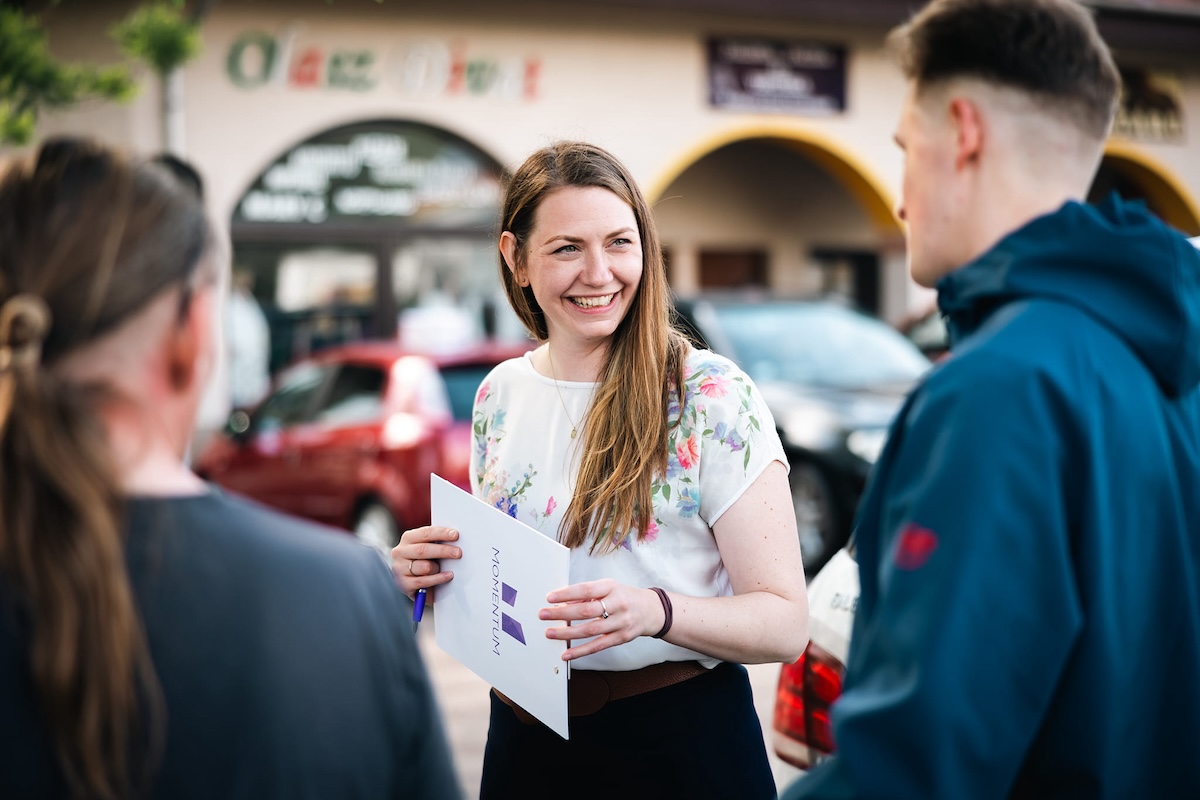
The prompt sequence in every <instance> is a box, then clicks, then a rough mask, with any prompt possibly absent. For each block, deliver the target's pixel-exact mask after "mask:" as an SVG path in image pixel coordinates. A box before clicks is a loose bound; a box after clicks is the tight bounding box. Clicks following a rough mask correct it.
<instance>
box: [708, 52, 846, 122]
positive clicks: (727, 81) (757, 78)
mask: <svg viewBox="0 0 1200 800" xmlns="http://www.w3.org/2000/svg"><path fill="white" fill-rule="evenodd" d="M708 96H709V102H710V103H711V104H712V105H713V106H715V107H717V108H727V109H731V110H735V111H775V112H783V113H796V114H807V113H833V112H840V111H844V110H845V109H846V48H845V47H843V46H841V45H832V44H819V43H812V42H783V41H773V40H767V39H740V38H739V39H727V38H711V39H709V40H708Z"/></svg>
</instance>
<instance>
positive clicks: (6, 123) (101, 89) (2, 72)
mask: <svg viewBox="0 0 1200 800" xmlns="http://www.w3.org/2000/svg"><path fill="white" fill-rule="evenodd" d="M135 92H136V86H135V84H134V81H133V78H132V77H131V76H130V75H129V72H128V71H127V70H126V69H124V68H123V67H119V66H116V67H95V66H88V65H82V64H64V63H62V62H60V61H58V60H57V59H55V58H54V57H53V56H51V55H50V51H49V49H48V48H47V46H46V32H45V31H44V30H43V29H42V26H41V23H40V22H39V21H38V19H37V18H36V17H33V16H31V15H28V14H26V13H24V12H22V11H19V10H16V9H12V8H0V145H2V144H13V145H22V144H25V143H27V142H28V141H29V140H30V138H32V136H33V132H34V130H35V128H36V126H37V119H38V114H39V112H40V111H41V110H42V109H47V108H64V107H67V106H72V105H75V104H76V103H79V102H81V101H83V100H86V99H89V98H101V99H107V100H119V101H123V100H128V99H129V98H131V97H132V96H133V95H134V94H135Z"/></svg>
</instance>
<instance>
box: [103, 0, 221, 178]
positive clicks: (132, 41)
mask: <svg viewBox="0 0 1200 800" xmlns="http://www.w3.org/2000/svg"><path fill="white" fill-rule="evenodd" d="M211 5H212V3H211V2H209V3H201V4H199V5H198V6H197V7H196V8H195V9H194V10H193V13H192V14H191V15H187V16H185V14H184V4H183V0H154V2H151V3H148V4H146V5H143V6H140V7H139V8H136V9H134V10H133V11H132V12H131V13H130V14H129V16H128V17H126V18H125V19H123V20H122V21H121V22H119V23H117V24H116V25H115V26H113V29H112V36H113V38H114V39H116V41H117V43H118V44H119V45H120V46H121V50H122V51H123V52H124V53H125V54H126V55H128V56H130V57H131V58H134V59H136V60H138V61H141V62H143V63H145V64H147V65H148V66H149V67H150V69H151V70H153V71H154V73H155V74H156V75H157V76H158V78H159V87H160V88H159V91H160V100H159V107H160V109H161V113H160V119H161V121H162V141H163V146H164V147H165V149H167V150H168V151H170V152H173V153H177V154H179V155H182V154H183V98H182V91H183V76H182V73H180V71H179V70H180V67H182V66H183V65H184V64H186V63H187V62H189V61H191V60H192V59H193V58H195V57H196V55H197V54H198V53H199V52H200V29H199V26H200V19H201V18H202V17H203V15H204V14H205V13H206V12H207V10H208V8H209V7H211Z"/></svg>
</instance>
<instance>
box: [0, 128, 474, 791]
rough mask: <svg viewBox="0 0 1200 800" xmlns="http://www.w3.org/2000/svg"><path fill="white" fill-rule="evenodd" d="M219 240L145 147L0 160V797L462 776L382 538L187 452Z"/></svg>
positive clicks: (52, 147) (349, 786) (61, 143)
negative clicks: (201, 470)
mask: <svg viewBox="0 0 1200 800" xmlns="http://www.w3.org/2000/svg"><path fill="white" fill-rule="evenodd" d="M220 261H221V259H220V257H219V254H218V253H217V252H216V250H215V249H214V247H213V245H212V239H211V238H210V229H209V227H208V224H207V222H206V220H205V216H204V212H203V208H202V206H201V203H200V200H199V197H198V195H197V193H196V192H195V191H194V190H193V189H191V188H188V187H187V186H186V185H185V184H184V183H181V182H180V181H179V179H178V178H177V177H175V176H174V175H173V174H172V172H171V171H169V170H168V169H166V168H164V166H163V165H161V164H158V163H155V162H154V161H152V160H145V161H143V160H135V159H132V158H129V157H127V156H125V155H123V154H120V153H118V152H115V151H113V150H111V149H109V148H106V147H104V146H102V145H99V144H97V143H93V142H90V141H86V140H80V139H55V140H51V141H48V142H46V143H45V144H43V145H42V146H41V148H40V149H39V150H37V151H36V152H35V153H33V154H32V155H30V156H29V157H27V158H22V159H18V160H14V161H13V162H11V163H10V164H8V165H7V169H6V170H5V171H4V173H3V176H2V177H0V475H2V476H3V480H2V481H0V709H3V711H2V712H0V797H5V798H35V797H36V798H56V797H62V798H66V797H87V798H127V797H162V798H188V797H195V798H216V797H220V798H255V800H259V799H260V798H271V797H277V798H289V799H290V798H303V797H311V798H322V800H324V799H327V798H337V797H347V798H349V797H355V798H365V797H377V798H385V797H389V798H390V797H422V798H425V797H457V796H458V789H457V784H456V778H455V774H454V772H453V769H452V767H451V763H450V759H449V754H448V751H447V747H446V742H445V739H444V737H443V735H442V731H441V728H440V725H439V721H438V716H437V712H436V708H435V705H434V700H433V697H432V694H431V690H430V686H429V683H428V681H427V677H426V675H425V672H424V669H423V667H422V664H421V661H420V658H419V653H418V651H417V648H416V645H415V643H414V640H413V636H412V631H411V628H410V626H409V624H408V623H407V622H406V621H405V619H404V606H405V602H404V600H403V597H402V596H401V594H400V592H399V591H398V590H397V588H396V586H395V582H394V580H393V579H392V577H391V574H390V572H389V570H388V569H387V568H386V566H385V565H384V564H383V563H381V561H380V559H379V557H378V555H376V553H375V552H374V551H373V550H370V549H368V548H365V547H362V546H360V545H358V544H355V543H354V542H352V541H351V540H349V539H347V538H344V537H341V536H339V535H337V534H334V533H332V532H329V531H325V530H323V529H320V528H317V527H315V526H312V525H309V524H306V523H301V522H298V521H295V520H292V519H290V518H287V517H284V516H281V515H279V514H276V513H274V512H271V511H268V510H266V509H264V508H261V507H259V506H256V505H253V504H251V503H248V502H245V501H242V500H238V499H235V498H233V497H230V496H226V495H224V494H222V493H221V492H219V491H217V490H216V489H215V488H213V487H211V486H209V485H207V484H206V483H204V482H203V481H201V480H200V479H199V478H197V477H196V475H194V474H193V473H192V472H190V471H189V470H188V469H187V467H186V466H185V465H184V463H183V461H182V454H183V452H184V449H185V447H186V444H187V440H188V437H189V435H190V433H191V431H192V428H193V423H194V419H195V415H196V410H197V405H198V403H199V401H200V396H201V391H202V389H203V388H204V385H205V382H206V380H207V378H208V373H209V367H210V363H211V360H212V356H213V352H214V347H215V342H214V341H213V336H212V334H213V326H214V322H215V320H214V315H213V313H212V312H213V310H214V309H213V307H212V304H213V303H214V302H216V298H215V297H214V293H215V288H214V283H215V279H216V275H217V270H218V269H219V268H220Z"/></svg>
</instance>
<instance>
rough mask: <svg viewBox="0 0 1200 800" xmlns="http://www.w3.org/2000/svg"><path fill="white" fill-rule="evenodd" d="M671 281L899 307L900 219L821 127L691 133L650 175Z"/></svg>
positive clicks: (680, 286) (683, 290) (872, 307)
mask: <svg viewBox="0 0 1200 800" xmlns="http://www.w3.org/2000/svg"><path fill="white" fill-rule="evenodd" d="M648 194H649V195H650V198H651V201H652V202H654V203H655V212H656V215H657V219H658V221H659V224H660V227H661V229H662V239H663V243H664V246H665V248H666V251H667V254H668V259H669V263H670V268H671V282H672V285H673V286H674V288H675V290H676V291H677V292H679V293H680V294H683V295H688V294H693V293H696V292H700V291H704V290H710V289H728V288H750V287H757V288H761V289H764V290H768V291H770V292H772V293H777V294H817V293H836V294H842V295H845V296H846V297H847V298H848V299H850V300H852V301H853V302H854V303H855V304H857V305H858V306H860V307H862V308H864V309H865V310H868V311H871V312H873V313H883V312H885V310H891V311H895V310H897V309H900V310H902V309H903V307H904V304H905V301H906V297H905V288H904V285H903V284H904V282H905V281H906V280H907V278H906V276H905V274H904V271H903V269H901V270H899V275H898V276H892V275H888V274H886V271H885V270H883V269H882V265H883V264H884V263H885V262H889V263H890V262H891V261H893V260H895V259H896V258H897V254H898V256H899V257H900V258H902V256H903V231H902V229H901V227H900V223H899V222H898V220H897V219H896V218H895V216H894V214H893V211H892V209H893V207H894V203H893V201H892V197H891V195H890V193H889V192H888V191H887V190H886V189H885V188H884V187H883V184H882V182H880V181H879V180H877V179H876V178H875V177H874V176H873V175H872V174H871V173H870V172H869V171H868V170H867V169H866V168H865V167H864V166H863V165H862V164H861V163H859V162H858V161H857V159H855V158H854V157H853V156H852V155H851V154H850V153H848V152H847V151H845V150H844V149H842V148H841V147H840V146H838V145H837V144H836V143H834V142H833V141H831V140H829V139H828V138H827V137H824V136H820V135H817V134H813V133H811V132H803V131H797V130H795V129H792V128H784V127H780V128H770V127H762V128H752V129H743V130H737V131H731V132H728V133H726V134H723V135H720V136H718V137H714V138H712V139H710V140H707V141H705V142H702V143H700V144H699V145H697V146H696V147H695V148H693V149H692V150H690V151H689V152H688V153H687V154H685V155H684V156H683V157H682V158H680V159H679V161H678V162H677V163H676V164H675V165H673V166H672V167H671V168H670V169H669V170H667V171H666V172H665V174H664V175H663V177H662V178H660V179H659V180H658V181H657V182H656V183H654V184H652V185H651V186H650V187H649V192H648Z"/></svg>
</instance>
